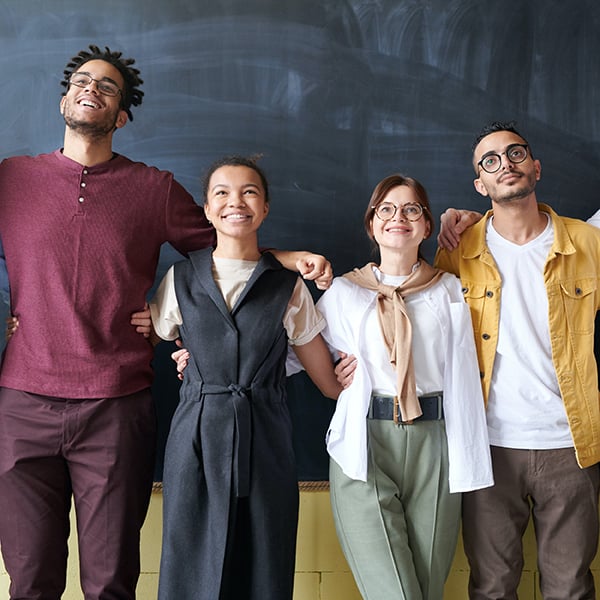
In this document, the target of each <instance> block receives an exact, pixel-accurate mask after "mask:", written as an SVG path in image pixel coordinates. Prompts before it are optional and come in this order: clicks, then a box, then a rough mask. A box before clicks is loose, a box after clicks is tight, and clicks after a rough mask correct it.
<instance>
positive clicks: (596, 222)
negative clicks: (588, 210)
mask: <svg viewBox="0 0 600 600" xmlns="http://www.w3.org/2000/svg"><path fill="white" fill-rule="evenodd" d="M588 223H589V224H590V225H593V226H594V227H600V210H598V211H596V213H595V214H594V215H592V216H591V217H590V218H589V219H588Z"/></svg>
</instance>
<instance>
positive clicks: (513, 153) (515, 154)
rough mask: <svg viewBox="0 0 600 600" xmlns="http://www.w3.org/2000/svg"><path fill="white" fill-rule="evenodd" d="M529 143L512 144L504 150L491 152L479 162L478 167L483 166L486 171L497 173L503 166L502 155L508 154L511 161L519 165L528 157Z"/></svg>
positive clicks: (507, 156)
mask: <svg viewBox="0 0 600 600" xmlns="http://www.w3.org/2000/svg"><path fill="white" fill-rule="evenodd" d="M528 148H529V146H528V145H527V144H511V145H510V146H508V147H507V148H506V150H505V151H504V152H501V153H500V154H498V153H497V152H489V153H488V154H486V155H484V157H483V158H482V159H481V160H480V161H479V162H478V163H477V166H478V167H481V168H482V169H483V170H484V171H485V172H486V173H495V172H496V171H499V170H500V167H501V166H502V155H503V154H504V155H506V158H508V160H510V162H511V163H513V164H515V165H518V164H519V163H522V162H523V161H524V160H525V159H526V158H527V149H528Z"/></svg>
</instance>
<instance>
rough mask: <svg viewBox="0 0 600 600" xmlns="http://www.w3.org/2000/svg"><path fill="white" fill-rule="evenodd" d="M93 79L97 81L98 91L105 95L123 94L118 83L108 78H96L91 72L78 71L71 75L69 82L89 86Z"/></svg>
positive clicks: (79, 85)
mask: <svg viewBox="0 0 600 600" xmlns="http://www.w3.org/2000/svg"><path fill="white" fill-rule="evenodd" d="M92 81H95V82H96V87H97V88H98V91H99V92H100V93H101V94H103V95H104V96H118V95H119V94H121V95H122V94H123V92H122V91H121V89H120V88H119V86H118V85H117V84H116V83H113V82H112V81H107V80H106V79H94V78H93V77H92V76H91V75H90V74H89V73H79V72H78V73H73V74H72V75H71V77H69V83H70V84H72V85H75V86H77V87H80V88H84V87H87V86H88V85H90V84H91V83H92Z"/></svg>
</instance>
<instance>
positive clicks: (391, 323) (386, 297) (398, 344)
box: [344, 261, 443, 422]
mask: <svg viewBox="0 0 600 600" xmlns="http://www.w3.org/2000/svg"><path fill="white" fill-rule="evenodd" d="M374 266H376V265H375V264H374V263H368V264H366V265H365V266H364V267H362V268H361V269H354V270H353V271H351V272H350V273H346V274H345V275H344V277H347V278H348V279H350V280H351V281H353V282H354V283H355V284H356V285H359V286H361V287H363V288H366V289H368V290H373V291H376V292H377V317H378V319H379V326H380V328H381V333H382V334H383V340H384V343H385V346H386V348H387V351H388V354H389V356H390V363H391V364H392V365H394V366H395V367H396V374H397V378H398V379H397V382H398V397H397V398H398V405H399V408H400V413H401V416H402V419H401V420H402V421H404V422H406V421H412V420H413V419H416V418H417V417H420V416H421V415H422V414H423V412H422V411H421V406H420V404H419V400H418V398H417V386H416V383H415V372H414V365H413V357H412V351H411V345H412V327H411V323H410V319H409V318H408V315H407V314H406V306H405V304H404V297H405V296H408V295H409V294H414V293H416V292H420V291H421V290H425V289H427V288H428V287H430V286H432V285H433V284H434V283H436V282H437V281H438V280H439V278H440V277H441V276H442V274H443V272H442V271H440V270H439V269H434V268H433V267H432V266H430V265H428V264H427V263H426V262H424V261H419V262H418V263H417V264H416V265H415V268H414V269H413V272H412V273H411V275H409V276H408V279H406V281H404V283H403V284H402V285H400V286H398V287H393V286H391V285H385V284H383V283H381V282H379V281H378V280H377V277H376V276H375V273H374V272H373V267H374ZM395 414H396V413H395Z"/></svg>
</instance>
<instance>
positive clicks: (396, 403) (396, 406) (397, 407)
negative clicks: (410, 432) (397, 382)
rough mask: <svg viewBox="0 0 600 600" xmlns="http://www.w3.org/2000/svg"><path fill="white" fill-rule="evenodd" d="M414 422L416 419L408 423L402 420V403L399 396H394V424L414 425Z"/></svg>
mask: <svg viewBox="0 0 600 600" xmlns="http://www.w3.org/2000/svg"><path fill="white" fill-rule="evenodd" d="M414 422H415V421H414V419H410V420H408V421H401V420H400V401H399V400H398V396H394V424H395V425H400V424H402V425H412V424H413V423H414Z"/></svg>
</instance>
